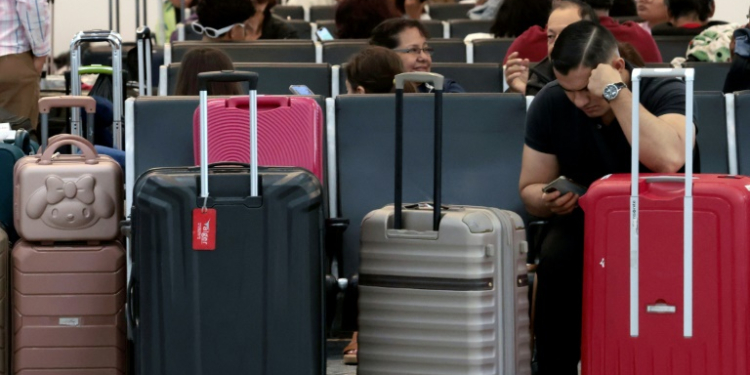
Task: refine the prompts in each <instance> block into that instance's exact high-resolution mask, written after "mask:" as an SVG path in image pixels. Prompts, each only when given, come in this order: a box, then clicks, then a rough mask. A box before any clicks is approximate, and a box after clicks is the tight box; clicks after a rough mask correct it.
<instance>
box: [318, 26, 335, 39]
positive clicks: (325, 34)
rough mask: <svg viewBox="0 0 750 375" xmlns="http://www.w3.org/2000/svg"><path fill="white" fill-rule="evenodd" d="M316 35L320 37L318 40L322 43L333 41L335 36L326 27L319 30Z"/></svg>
mask: <svg viewBox="0 0 750 375" xmlns="http://www.w3.org/2000/svg"><path fill="white" fill-rule="evenodd" d="M315 35H317V36H318V40H320V41H321V42H325V41H327V40H333V35H332V34H331V32H330V31H328V28H325V27H321V28H319V29H318V31H316V32H315Z"/></svg>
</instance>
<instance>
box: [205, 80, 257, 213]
mask: <svg viewBox="0 0 750 375" xmlns="http://www.w3.org/2000/svg"><path fill="white" fill-rule="evenodd" d="M240 81H247V82H248V83H249V84H250V98H249V103H250V110H249V111H248V112H249V117H250V196H251V197H257V196H258V190H259V189H258V106H257V105H258V92H257V91H256V89H257V87H258V73H255V72H241V71H233V70H222V71H218V72H203V73H199V74H198V87H199V89H200V91H199V96H200V104H199V108H200V181H201V193H200V197H201V199H202V200H203V205H202V208H203V210H204V211H205V210H206V205H207V204H208V196H209V195H208V167H209V166H208V83H209V82H240Z"/></svg>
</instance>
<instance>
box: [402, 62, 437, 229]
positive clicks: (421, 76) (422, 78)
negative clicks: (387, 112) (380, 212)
mask: <svg viewBox="0 0 750 375" xmlns="http://www.w3.org/2000/svg"><path fill="white" fill-rule="evenodd" d="M395 81H396V168H395V170H396V175H395V178H394V181H395V185H396V186H395V200H394V204H393V205H394V209H395V213H394V215H395V217H394V221H393V227H394V228H395V229H403V218H402V210H403V208H402V207H401V205H402V203H403V202H402V201H403V188H404V182H403V174H404V171H403V169H404V82H406V81H410V82H427V83H432V85H433V86H434V87H435V150H434V151H435V156H434V159H435V160H434V172H433V176H434V179H433V201H434V202H433V203H434V211H433V217H432V230H434V231H437V230H438V229H439V228H440V207H441V205H440V201H441V188H442V183H441V178H442V176H441V171H442V163H443V161H442V148H443V81H444V79H443V76H441V75H440V74H437V73H426V72H412V73H401V74H397V75H396V80H395Z"/></svg>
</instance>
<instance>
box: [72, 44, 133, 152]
mask: <svg viewBox="0 0 750 375" xmlns="http://www.w3.org/2000/svg"><path fill="white" fill-rule="evenodd" d="M90 42H107V43H109V45H110V47H112V91H113V92H112V114H113V117H114V120H113V122H112V138H113V139H112V144H113V146H114V147H115V148H116V149H118V150H122V120H123V117H122V115H123V111H122V103H123V100H122V88H123V85H122V37H121V36H120V34H118V33H116V32H114V31H109V30H89V31H80V32H78V33H77V34H76V35H75V36H74V37H73V40H72V41H71V42H70V82H71V84H70V92H71V94H73V95H81V75H80V74H81V73H80V69H81V63H82V61H81V60H82V56H81V44H83V43H90ZM70 118H71V122H70V132H71V134H74V135H81V116H80V114H79V113H78V112H77V111H73V112H72V114H71V117H70ZM91 124H93V123H91ZM89 128H90V130H89V135H93V129H94V127H93V125H92V126H90V127H89ZM91 141H93V139H91ZM73 151H75V150H73Z"/></svg>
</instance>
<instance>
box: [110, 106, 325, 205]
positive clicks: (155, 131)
mask: <svg viewBox="0 0 750 375" xmlns="http://www.w3.org/2000/svg"><path fill="white" fill-rule="evenodd" d="M315 99H316V101H317V102H318V104H320V105H321V106H322V108H325V98H324V97H322V96H319V95H318V96H315ZM130 105H132V106H133V112H132V113H133V116H132V118H131V117H130V116H128V115H127V113H128V110H127V108H128V107H129V106H130ZM196 108H198V96H145V97H139V98H136V99H134V100H133V101H132V102H131V101H130V100H128V103H127V104H126V118H125V134H126V140H127V141H126V142H127V145H126V147H127V154H128V155H129V156H130V155H132V163H131V162H130V161H128V165H127V168H126V173H128V175H129V176H131V178H132V179H133V181H134V180H135V179H137V178H138V176H140V175H141V174H143V172H146V171H147V170H149V169H151V168H160V167H179V166H188V165H195V159H194V156H193V113H194V112H195V109H196ZM323 115H324V116H325V111H323ZM324 121H325V119H324ZM128 160H131V159H128ZM131 173H132V175H131ZM128 190H129V191H131V190H132V186H128Z"/></svg>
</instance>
